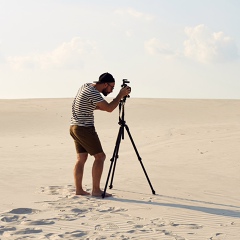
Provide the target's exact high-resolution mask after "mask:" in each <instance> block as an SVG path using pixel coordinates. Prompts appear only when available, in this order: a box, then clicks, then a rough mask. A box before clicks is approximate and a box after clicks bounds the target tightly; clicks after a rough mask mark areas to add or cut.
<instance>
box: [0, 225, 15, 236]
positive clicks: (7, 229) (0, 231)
mask: <svg viewBox="0 0 240 240" xmlns="http://www.w3.org/2000/svg"><path fill="white" fill-rule="evenodd" d="M15 230H16V228H15V227H4V226H0V235H3V234H4V233H5V232H11V231H15Z"/></svg>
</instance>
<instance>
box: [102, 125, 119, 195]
mask: <svg viewBox="0 0 240 240" xmlns="http://www.w3.org/2000/svg"><path fill="white" fill-rule="evenodd" d="M121 137H122V127H120V128H119V132H118V136H117V140H116V144H115V148H114V151H113V155H112V158H111V159H110V161H111V164H110V168H109V171H108V176H107V180H106V184H105V188H104V191H103V193H102V198H104V197H105V194H106V190H107V185H108V181H109V177H110V175H111V172H112V167H113V163H114V170H115V167H116V161H117V158H118V151H119V145H120V142H121ZM112 181H113V174H112V180H111V185H110V188H112Z"/></svg>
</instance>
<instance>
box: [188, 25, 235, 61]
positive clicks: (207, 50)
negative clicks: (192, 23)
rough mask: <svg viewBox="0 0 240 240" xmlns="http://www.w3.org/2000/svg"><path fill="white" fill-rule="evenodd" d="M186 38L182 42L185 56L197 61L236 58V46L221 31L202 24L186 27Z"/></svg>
mask: <svg viewBox="0 0 240 240" xmlns="http://www.w3.org/2000/svg"><path fill="white" fill-rule="evenodd" d="M185 33H186V35H187V36H188V39H187V40H186V41H185V42H184V47H185V49H184V54H185V56H187V57H189V58H192V59H195V60H197V61H199V62H205V63H206V62H224V61H231V60H235V59H237V58H238V48H237V46H236V44H235V42H234V40H233V39H231V38H230V37H228V36H226V35H225V34H224V33H223V32H211V31H210V29H208V28H207V27H206V26H204V25H198V26H196V27H186V28H185Z"/></svg>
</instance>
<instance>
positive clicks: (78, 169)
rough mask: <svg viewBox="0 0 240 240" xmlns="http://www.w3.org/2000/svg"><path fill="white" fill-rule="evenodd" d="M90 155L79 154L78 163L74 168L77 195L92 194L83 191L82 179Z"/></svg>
mask: <svg viewBox="0 0 240 240" xmlns="http://www.w3.org/2000/svg"><path fill="white" fill-rule="evenodd" d="M87 157H88V153H77V162H76V165H75V168H74V180H75V186H76V195H89V194H90V193H88V192H86V191H84V190H83V187H82V179H83V170H84V165H85V162H86V161H87Z"/></svg>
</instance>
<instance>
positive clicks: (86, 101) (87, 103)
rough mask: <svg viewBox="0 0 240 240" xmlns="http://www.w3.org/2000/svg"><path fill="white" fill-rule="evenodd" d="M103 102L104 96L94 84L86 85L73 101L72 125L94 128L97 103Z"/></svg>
mask: <svg viewBox="0 0 240 240" xmlns="http://www.w3.org/2000/svg"><path fill="white" fill-rule="evenodd" d="M103 100H104V99H103V97H102V95H101V94H100V92H99V91H98V90H97V89H95V88H94V86H93V85H92V83H85V84H84V85H83V86H82V87H81V88H80V89H79V90H78V93H77V95H76V97H75V98H74V100H73V103H72V117H71V125H78V126H83V127H90V126H94V115H93V111H94V110H95V109H96V105H97V103H98V102H101V101H103Z"/></svg>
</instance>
